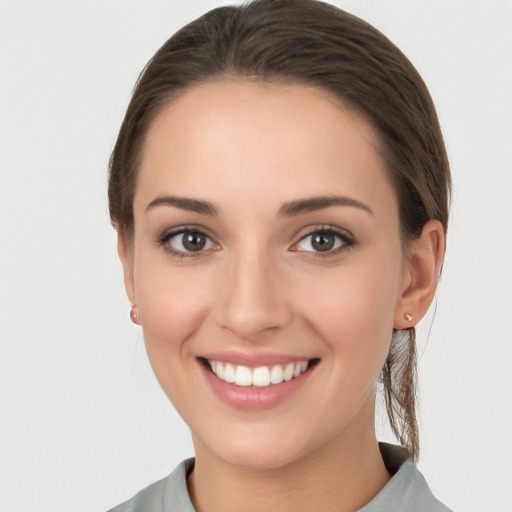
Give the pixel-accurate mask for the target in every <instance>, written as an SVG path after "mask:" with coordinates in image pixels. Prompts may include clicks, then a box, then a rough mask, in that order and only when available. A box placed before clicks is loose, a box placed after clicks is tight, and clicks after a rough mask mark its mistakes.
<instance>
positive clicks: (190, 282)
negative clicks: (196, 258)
mask: <svg viewBox="0 0 512 512" xmlns="http://www.w3.org/2000/svg"><path fill="white" fill-rule="evenodd" d="M159 259H161V258H159ZM140 261H144V262H145V264H144V265H141V266H140V267H136V274H135V280H136V297H137V304H138V305H139V309H140V318H141V323H142V327H143V332H144V340H145V344H146V348H147V352H148V356H149V358H150V361H151V364H152V365H153V368H154V370H155V373H156V374H157V376H158V377H160V375H159V373H160V372H159V367H160V366H161V367H162V369H165V368H168V367H169V365H173V366H179V365H180V364H182V363H183V359H184V358H186V352H185V350H184V347H186V344H185V342H186V341H187V340H188V339H189V338H190V337H191V336H193V334H194V333H195V331H196V330H197V329H198V328H199V326H200V325H201V323H202V321H203V319H204V317H205V316H206V315H207V313H208V309H209V306H208V304H209V302H210V298H209V294H208V292H207V290H208V286H207V285H205V279H207V276H206V275H204V274H205V273H204V272H202V271H201V270H200V269H198V268H197V267H196V268H193V267H192V266H191V267H189V268H180V269H176V268H173V267H172V266H171V265H170V264H169V263H168V262H165V261H164V262H163V263H159V262H158V259H157V261H156V262H155V261H153V264H152V263H151V261H150V260H149V259H146V260H143V259H142V258H141V260H140Z"/></svg>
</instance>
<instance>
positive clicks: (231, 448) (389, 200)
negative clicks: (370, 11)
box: [109, 0, 450, 512]
mask: <svg viewBox="0 0 512 512" xmlns="http://www.w3.org/2000/svg"><path fill="white" fill-rule="evenodd" d="M449 188H450V175H449V167H448V162H447V158H446V152H445V149H444V144H443V140H442V136H441V132H440V129H439V125H438V121H437V117H436V113H435V110H434V107H433V104H432V101H431V99H430V96H429V94H428V92H427V90H426V88H425V85H424V84H423V82H422V80H421V78H420V77H419V75H418V74H417V72H416V71H415V70H414V68H413V66H412V65H411V64H410V62H409V61H408V60H407V59H406V58H405V57H404V56H403V54H402V53H401V52H400V51H399V50H398V49H397V48H396V47H395V46H394V45H393V44H392V43H390V42H389V41H388V40H387V39H386V38H385V37H384V36H383V35H382V34H380V33H379V32H378V31H376V30H375V29H374V28H372V27H371V26H369V25H368V24H366V23H365V22H363V21H361V20H359V19H358V18H355V17H353V16H351V15H349V14H347V13H345V12H343V11H340V10H338V9H336V8H335V7H332V6H330V5H327V4H323V3H321V2H314V1H311V0H283V1H276V0H259V1H258V0H257V1H254V2H251V3H249V4H247V5H244V6H240V7H224V8H219V9H215V10H213V11H210V12H209V13H207V14H206V15H204V16H203V17H201V18H199V19H198V20H196V21H194V22H193V23H191V24H189V25H187V26H186V27H184V28H183V29H182V30H180V31H179V32H178V33H177V34H175V35H174V36H173V37H172V38H171V39H170V40H169V41H167V42H166V43H165V44H164V46H163V47H162V48H161V49H160V50H159V51H158V52H157V53H156V55H155V56H154V57H153V59H152V60H151V62H150V63H149V64H148V66H147V67H146V69H145V70H144V72H143V74H142V75H141V77H140V79H139V82H138V84H137V87H136V89H135V91H134V94H133V97H132V100H131V103H130V105H129V107H128V110H127V113H126V117H125V120H124V122H123V125H122V127H121V130H120V133H119V137H118V140H117V143H116V146H115V148H114V151H113V154H112V157H111V161H110V184H109V200H110V211H111V217H112V222H113V224H114V226H115V228H116V229H117V232H118V240H119V242H118V250H119V255H120V258H121V261H122V264H123V269H124V276H125V285H126V290H127V294H128V297H129V299H130V301H131V302H132V310H131V313H130V315H131V318H132V321H134V322H135V323H137V324H139V325H141V326H142V329H143V333H144V339H145V343H146V348H147V352H148V355H149V359H150V361H151V364H152V367H153V369H154V371H155V374H156V376H157V378H158V380H159V382H160V384H161V386H162V388H163V389H164V391H165V392H166V394H167V395H168V397H169V399H170V400H171V402H172V403H173V404H174V406H175V407H176V409H177V410H178V412H179V413H180V414H181V415H182V417H183V419H184V420H185V422H186V423H187V424H188V426H189V427H190V429H191V432H192V438H193V442H194V448H195V460H189V461H186V462H184V463H183V464H182V465H180V466H179V467H178V468H177V469H176V470H175V471H174V472H173V473H172V474H171V475H170V476H169V477H168V478H166V479H164V480H162V481H160V482H157V483H156V484H153V485H152V486H150V487H149V488H147V489H145V490H144V491H142V492H141V493H139V494H138V495H137V496H135V497H134V498H133V499H132V500H130V501H128V502H127V503H125V504H123V505H120V506H119V507H118V508H116V509H114V510H116V511H128V510H129V511H135V510H141V511H142V510H144V511H151V510H155V511H156V510H159V511H160V510H163V511H171V510H172V511H175V510H180V511H181V510H183V511H188V512H192V511H193V510H197V511H206V512H209V511H217V510H219V511H220V510H222V511H229V510H244V511H245V510H248V511H250V510H270V509H272V510H325V511H353V510H363V511H365V512H372V511H377V510H397V511H406V510H415V511H422V510H425V511H427V510H428V511H442V510H448V509H447V508H446V507H445V506H444V505H442V504H441V503H439V502H438V501H437V500H436V499H435V498H434V497H433V495H432V494H431V492H430V490H429V488H428V486H427V484H426V483H425V481H424V479H423V477H422V476H421V474H420V473H419V472H418V470H417V469H416V467H415V466H414V461H415V460H416V459H417V457H418V446H419V442H418V429H417V422H416V414H415V395H416V389H415V365H416V355H415V337H414V326H415V325H416V324H417V322H419V321H420V320H421V318H422V317H423V316H424V314H425V313H426V312H427V310H428V308H429V306H430V303H431V301H432V298H433V295H434V293H435V289H436V285H437V280H438V277H439V273H440V270H441V266H442V261H443V256H444V248H445V233H446V227H447V219H448V195H449ZM379 382H380V383H381V384H382V387H383V391H384V396H385V399H386V405H387V410H388V414H389V418H390V422H391V426H392V428H393V431H394V432H395V434H396V436H397V438H398V440H399V442H400V444H401V445H402V447H401V448H400V447H396V446H391V445H386V444H379V443H378V442H377V440H376V436H375V430H374V415H375V393H376V386H377V384H378V383H379Z"/></svg>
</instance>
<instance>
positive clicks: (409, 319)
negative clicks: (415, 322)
mask: <svg viewBox="0 0 512 512" xmlns="http://www.w3.org/2000/svg"><path fill="white" fill-rule="evenodd" d="M404 318H405V319H406V320H407V321H408V322H412V315H411V313H404Z"/></svg>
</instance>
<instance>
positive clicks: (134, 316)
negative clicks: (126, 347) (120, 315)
mask: <svg viewBox="0 0 512 512" xmlns="http://www.w3.org/2000/svg"><path fill="white" fill-rule="evenodd" d="M136 307H137V304H132V309H131V310H130V319H131V321H132V322H133V323H134V324H137V325H139V322H137V318H138V317H139V315H138V314H137V312H136V311H135V308H136Z"/></svg>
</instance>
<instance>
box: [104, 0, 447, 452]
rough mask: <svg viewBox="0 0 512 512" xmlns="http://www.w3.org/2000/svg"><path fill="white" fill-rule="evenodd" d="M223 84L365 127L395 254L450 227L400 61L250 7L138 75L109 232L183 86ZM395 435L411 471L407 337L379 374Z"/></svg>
mask: <svg viewBox="0 0 512 512" xmlns="http://www.w3.org/2000/svg"><path fill="white" fill-rule="evenodd" d="M229 76H236V77H244V78H247V79H251V80H258V81H268V82H280V81H284V82H291V83H299V84H300V83H303V84H307V85H313V86H317V87H319V88H322V89H324V90H327V91H329V92H330V93H331V94H333V95H334V96H335V97H337V98H338V99H340V100H341V101H342V102H343V103H344V104H345V105H349V106H351V107H353V108H355V109H356V110H357V111H359V112H361V113H362V114H363V115H365V116H366V117H367V118H368V119H369V120H370V121H371V122H372V124H373V125H374V127H375V128H376V129H377V132H378V134H379V135H380V143H381V146H380V151H381V153H382V156H383V158H384V160H385V162H386V164H387V167H388V170H389V175H390V178H391V180H392V183H393V185H394V187H395V190H396V192H397V197H398V203H399V211H400V227H401V234H402V239H403V240H404V242H407V241H408V240H411V239H414V238H416V237H418V236H419V235H420V233H421V231H422V228H423V226H424V225H425V223H426V222H427V221H428V220H429V219H438V220H439V221H440V222H441V223H442V225H443V227H444V229H445V231H446V227H447V221H448V201H449V193H450V171H449V165H448V160H447V156H446V150H445V147H444V142H443V138H442V135H441V130H440V127H439V123H438V120H437V115H436V112H435V108H434V104H433V102H432V99H431V97H430V95H429V93H428V91H427V88H426V86H425V84H424V82H423V80H422V79H421V77H420V76H419V74H418V72H417V71H416V70H415V68H414V67H413V65H412V64H411V63H410V62H409V60H408V59H407V58H406V57H405V56H404V55H403V53H402V52H401V51H400V50H399V49H398V48H397V47H396V46H395V45H393V43H391V42H390V41H389V40H388V39H387V38H386V37H385V36H384V35H383V34H381V33H380V32H379V31H378V30H376V29H375V28H373V27H372V26H371V25H369V24H368V23H366V22H364V21H363V20H361V19H359V18H357V17H355V16H353V15H351V14H348V13H346V12H344V11H342V10H340V9H338V8H336V7H334V6H332V5H329V4H326V3H323V2H320V1H314V0H255V1H252V2H249V3H246V4H243V5H240V6H236V7H220V8H217V9H213V10H211V11H209V12H208V13H206V14H205V15H203V16H202V17H200V18H198V19H197V20H195V21H193V22H192V23H190V24H188V25H186V26H185V27H183V28H182V29H181V30H179V31H178V32H177V33H176V34H175V35H173V36H172V37H171V38H170V39H169V40H168V41H167V42H166V43H165V44H164V45H163V46H162V47H161V48H160V50H158V52H157V53H156V54H155V55H154V57H153V58H152V59H151V60H150V62H149V63H148V64H147V66H146V68H145V69H144V70H143V72H142V73H141V75H140V77H139V79H138V82H137V84H136V87H135V89H134V92H133V96H132V99H131V101H130V104H129V106H128V109H127V111H126V115H125V118H124V121H123V124H122V126H121V129H120V132H119V136H118V139H117V142H116V145H115V148H114V150H113V152H112V156H111V158H110V164H109V170H110V175H109V177H110V181H109V191H108V194H109V206H110V216H111V220H112V223H113V224H114V225H115V226H116V227H117V228H118V229H120V230H121V231H122V232H123V234H124V235H125V236H126V238H127V239H128V240H131V238H132V236H133V222H134V221H133V208H132V206H133V198H134V193H135V187H136V180H137V170H138V166H139V161H140V157H141V151H142V149H143V146H144V141H145V136H146V134H147V131H148V128H149V126H150V124H151V122H152V121H153V119H154V118H155V116H156V114H157V113H158V112H159V111H160V110H161V109H162V107H164V106H165V105H167V104H168V103H169V102H170V101H171V100H172V99H173V98H175V97H176V96H177V95H178V94H180V93H183V92H184V91H185V90H187V89H188V88H190V87H192V86H193V85H197V84H199V83H202V82H205V81H211V80H214V79H218V78H226V77H229ZM380 380H381V383H382V385H383V387H384V396H385V400H386V408H387V411H388V416H389V419H390V423H391V427H392V429H393V432H394V433H395V434H396V436H397V438H398V440H399V441H400V443H401V444H402V445H403V446H404V447H405V448H407V450H408V451H409V453H410V454H411V456H412V458H413V459H416V458H417V456H418V453H419V441H418V427H417V421H416V348H415V331H414V328H411V329H407V330H406V331H397V332H395V333H394V334H393V340H392V343H391V349H390V352H389V355H388V358H387V360H386V364H385V366H384V369H383V371H382V374H381V379H380Z"/></svg>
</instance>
